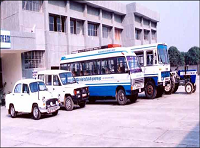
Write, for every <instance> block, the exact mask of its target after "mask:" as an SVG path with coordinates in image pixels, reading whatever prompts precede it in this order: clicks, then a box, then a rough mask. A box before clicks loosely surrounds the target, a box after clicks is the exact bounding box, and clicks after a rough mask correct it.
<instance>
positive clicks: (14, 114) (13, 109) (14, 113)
mask: <svg viewBox="0 0 200 148" xmlns="http://www.w3.org/2000/svg"><path fill="white" fill-rule="evenodd" d="M10 115H11V117H12V118H15V117H16V116H17V112H16V111H15V107H14V105H10Z"/></svg>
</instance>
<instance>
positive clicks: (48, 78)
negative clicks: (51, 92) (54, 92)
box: [45, 75, 52, 85]
mask: <svg viewBox="0 0 200 148" xmlns="http://www.w3.org/2000/svg"><path fill="white" fill-rule="evenodd" d="M45 84H46V85H52V75H45Z"/></svg>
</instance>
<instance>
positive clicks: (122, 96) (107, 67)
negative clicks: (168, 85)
mask: <svg viewBox="0 0 200 148" xmlns="http://www.w3.org/2000/svg"><path fill="white" fill-rule="evenodd" d="M60 69H62V70H69V71H72V73H73V74H74V77H75V79H76V81H77V82H78V83H80V84H85V85H87V86H89V92H90V97H89V101H90V102H94V101H95V100H96V99H108V97H110V98H115V99H116V100H117V101H118V103H119V104H120V105H124V104H126V103H127V101H128V99H129V100H130V101H131V102H135V101H136V100H137V97H138V93H139V92H142V91H143V89H144V74H143V72H142V69H141V67H140V66H139V63H138V60H137V57H136V55H135V54H132V53H131V52H128V51H127V50H125V48H122V47H116V48H107V49H100V50H93V51H87V52H82V53H76V54H71V55H66V56H63V57H62V58H61V61H60Z"/></svg>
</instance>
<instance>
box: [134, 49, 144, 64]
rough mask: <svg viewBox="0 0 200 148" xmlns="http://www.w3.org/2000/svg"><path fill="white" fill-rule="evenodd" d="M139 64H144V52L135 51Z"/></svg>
mask: <svg viewBox="0 0 200 148" xmlns="http://www.w3.org/2000/svg"><path fill="white" fill-rule="evenodd" d="M135 54H136V55H137V57H138V61H139V64H140V66H144V52H136V53H135Z"/></svg>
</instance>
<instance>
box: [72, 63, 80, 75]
mask: <svg viewBox="0 0 200 148" xmlns="http://www.w3.org/2000/svg"><path fill="white" fill-rule="evenodd" d="M70 71H71V72H72V74H73V77H75V76H79V75H80V64H79V63H71V64H70Z"/></svg>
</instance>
